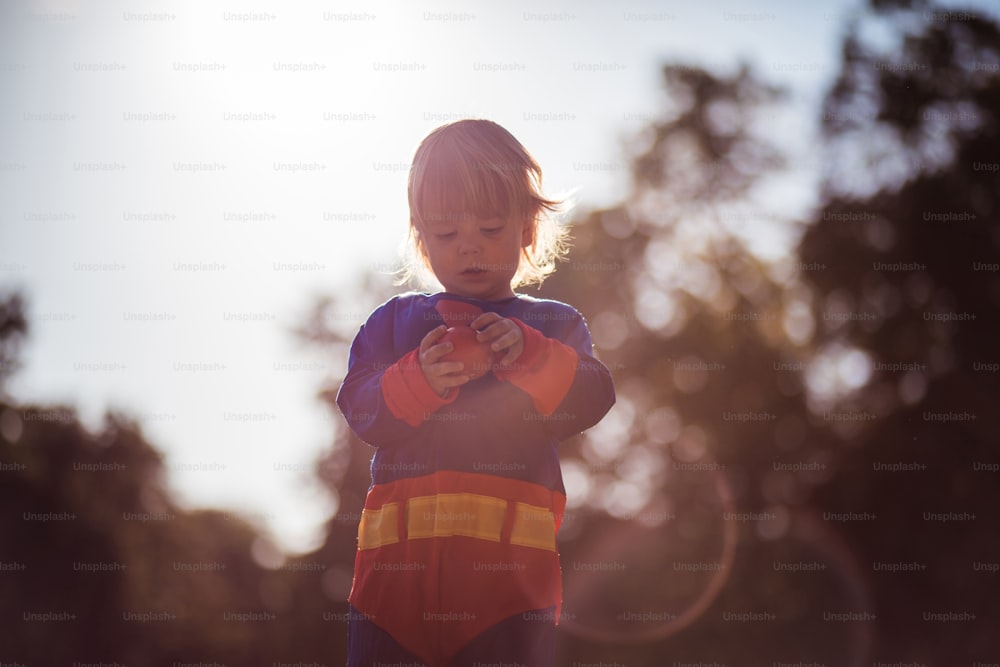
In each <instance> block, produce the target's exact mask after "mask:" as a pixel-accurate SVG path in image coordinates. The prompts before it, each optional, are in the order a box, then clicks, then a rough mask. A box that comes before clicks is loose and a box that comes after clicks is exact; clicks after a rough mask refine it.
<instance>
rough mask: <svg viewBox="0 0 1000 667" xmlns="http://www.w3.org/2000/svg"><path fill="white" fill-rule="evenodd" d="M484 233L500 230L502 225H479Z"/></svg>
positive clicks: (493, 232)
mask: <svg viewBox="0 0 1000 667" xmlns="http://www.w3.org/2000/svg"><path fill="white" fill-rule="evenodd" d="M480 229H482V231H483V233H484V234H496V233H497V232H499V231H501V230H502V229H503V227H481V228H480Z"/></svg>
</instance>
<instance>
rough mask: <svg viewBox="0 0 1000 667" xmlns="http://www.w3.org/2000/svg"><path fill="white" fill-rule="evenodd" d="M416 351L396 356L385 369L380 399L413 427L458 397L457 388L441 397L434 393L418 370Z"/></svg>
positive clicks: (390, 410) (393, 412) (397, 416)
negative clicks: (394, 360) (396, 359)
mask: <svg viewBox="0 0 1000 667" xmlns="http://www.w3.org/2000/svg"><path fill="white" fill-rule="evenodd" d="M418 354H419V350H416V349H415V350H412V351H410V352H408V353H406V354H405V355H403V356H402V357H400V359H399V361H397V362H396V363H394V364H393V365H392V366H389V368H387V369H385V373H383V374H382V383H381V388H382V398H384V399H385V404H386V406H387V407H388V408H389V412H391V413H392V415H393V416H394V417H396V418H397V419H401V420H402V421H404V422H406V423H407V424H409V425H410V426H414V427H416V426H420V424H422V423H423V422H424V421H426V420H427V418H428V416H429V415H431V414H433V413H434V412H436V411H437V410H438V409H440V408H441V407H442V406H444V405H447V404H449V403H451V402H452V401H454V400H455V399H456V398H458V387H452V388H451V389H449V390H448V393H447V394H445V396H444V397H443V398H442V397H441V396H438V394H437V392H435V391H434V390H433V389H432V388H431V386H430V384H428V383H427V378H426V377H424V372H423V371H422V370H420V362H419V360H418V358H417V355H418Z"/></svg>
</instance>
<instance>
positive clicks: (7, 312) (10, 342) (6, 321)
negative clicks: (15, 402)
mask: <svg viewBox="0 0 1000 667" xmlns="http://www.w3.org/2000/svg"><path fill="white" fill-rule="evenodd" d="M27 335H28V320H27V318H26V317H25V316H24V300H23V298H22V297H21V295H20V294H19V293H17V292H15V293H13V294H9V295H5V296H3V297H0V396H3V395H4V387H5V385H6V382H7V378H9V377H10V376H11V375H13V374H14V373H15V372H16V371H17V369H18V351H19V350H20V346H21V342H22V341H23V339H24V337H25V336H27Z"/></svg>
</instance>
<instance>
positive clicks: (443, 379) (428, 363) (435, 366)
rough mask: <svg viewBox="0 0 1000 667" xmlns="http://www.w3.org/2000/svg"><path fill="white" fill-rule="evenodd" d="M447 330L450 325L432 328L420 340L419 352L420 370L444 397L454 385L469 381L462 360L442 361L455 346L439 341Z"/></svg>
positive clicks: (438, 393)
mask: <svg viewBox="0 0 1000 667" xmlns="http://www.w3.org/2000/svg"><path fill="white" fill-rule="evenodd" d="M447 330H448V327H446V326H445V325H443V324H442V325H441V326H439V327H437V328H435V329H431V331H430V332H429V333H428V334H427V335H426V336H424V337H423V339H422V340H421V341H420V352H419V353H418V354H417V358H418V359H419V360H420V370H421V371H423V373H424V377H425V378H427V384H429V385H430V386H431V389H433V390H434V391H435V392H437V395H438V396H442V397H443V396H444V395H445V394H447V393H448V390H449V389H451V388H452V387H459V386H461V385H463V384H465V383H466V382H468V381H469V376H468V375H465V374H464V373H462V372H461V371H462V370H463V366H464V365H463V364H462V362H461V361H440V359H441V357H443V356H444V355H446V354H448V353H449V352H451V351H452V349H453V348H454V347H455V346H454V345H452V344H451V343H450V342H444V343H440V344H439V343H437V341H438V340H439V339H440V338H441V336H443V335H444V332H445V331H447Z"/></svg>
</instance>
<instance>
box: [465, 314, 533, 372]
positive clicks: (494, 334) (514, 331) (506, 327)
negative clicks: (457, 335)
mask: <svg viewBox="0 0 1000 667" xmlns="http://www.w3.org/2000/svg"><path fill="white" fill-rule="evenodd" d="M470 325H471V326H472V328H473V329H476V330H477V331H478V333H477V334H476V339H477V340H480V341H483V342H492V345H491V349H492V350H493V351H494V352H495V353H496V354H497V355H500V354H503V357H502V358H500V359H499V360H498V363H499V364H501V365H503V366H507V365H509V364H512V363H514V362H515V361H517V358H518V357H520V356H521V353H522V352H524V332H523V331H521V327H519V326H517V324H515V323H514V321H513V320H509V319H507V318H505V317H500V316H499V315H497V314H496V313H483V314H482V315H480V316H479V317H477V318H476V319H474V320H472V322H471V323H470ZM505 351H506V353H504V352H505Z"/></svg>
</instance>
